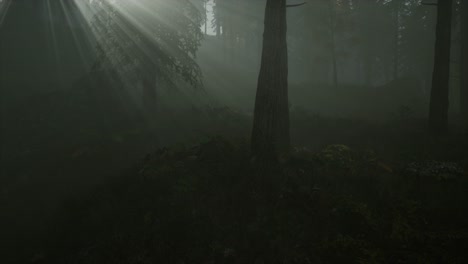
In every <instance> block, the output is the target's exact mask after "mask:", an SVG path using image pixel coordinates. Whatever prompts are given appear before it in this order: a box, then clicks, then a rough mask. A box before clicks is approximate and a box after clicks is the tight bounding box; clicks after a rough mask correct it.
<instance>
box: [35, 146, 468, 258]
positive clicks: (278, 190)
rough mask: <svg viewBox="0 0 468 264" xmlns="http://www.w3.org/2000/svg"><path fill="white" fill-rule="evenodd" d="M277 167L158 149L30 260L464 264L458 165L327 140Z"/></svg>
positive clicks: (73, 203) (466, 245) (209, 150)
mask: <svg viewBox="0 0 468 264" xmlns="http://www.w3.org/2000/svg"><path fill="white" fill-rule="evenodd" d="M279 166H280V167H275V168H274V169H271V170H268V169H265V168H264V167H262V169H261V170H260V169H259V167H258V166H257V164H255V161H253V160H252V159H250V157H249V154H248V145H247V144H246V143H245V142H230V141H228V140H225V139H222V138H213V139H211V140H208V141H206V142H204V143H202V144H198V145H194V146H189V147H181V148H178V149H160V150H158V151H156V152H154V153H152V154H150V155H148V156H147V157H146V158H145V160H143V161H142V163H141V164H139V165H138V166H137V167H136V168H134V169H133V170H131V171H129V172H128V174H127V175H125V176H122V177H119V178H116V179H114V180H112V181H111V182H108V183H105V184H103V185H101V187H99V188H97V189H96V190H95V191H93V192H92V193H90V194H88V195H85V196H83V197H80V198H77V199H74V200H70V201H69V202H68V203H66V204H64V206H63V208H62V210H61V211H60V214H59V215H58V218H56V220H55V221H56V222H55V223H54V224H53V225H52V227H51V229H50V234H51V236H50V239H49V244H47V246H44V247H43V249H42V250H41V251H39V252H40V253H38V254H37V255H36V259H35V260H36V262H37V263H53V262H54V261H56V262H57V263H466V262H467V261H468V255H467V254H466V252H468V251H467V249H468V223H467V222H466V217H467V212H466V202H467V201H468V192H467V191H468V185H467V184H468V175H467V173H466V171H467V170H466V164H463V163H462V162H461V161H456V162H442V161H424V162H401V163H400V164H389V163H387V162H386V161H384V160H382V159H381V158H380V157H379V156H378V155H377V154H376V153H373V152H372V151H369V150H362V151H361V150H354V149H352V148H350V147H348V146H346V145H330V146H327V147H326V148H323V149H322V150H321V151H319V152H311V151H309V150H308V149H306V148H296V149H295V152H294V153H293V155H292V156H291V157H290V159H288V160H287V161H284V162H283V163H282V164H280V165H279ZM464 166H465V167H464ZM277 168H280V169H279V170H278V169H277ZM41 261H42V262H41Z"/></svg>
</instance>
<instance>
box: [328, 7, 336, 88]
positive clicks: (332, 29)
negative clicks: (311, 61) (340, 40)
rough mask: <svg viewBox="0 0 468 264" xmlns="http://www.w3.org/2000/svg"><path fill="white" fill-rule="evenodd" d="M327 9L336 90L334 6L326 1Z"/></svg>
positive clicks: (333, 78)
mask: <svg viewBox="0 0 468 264" xmlns="http://www.w3.org/2000/svg"><path fill="white" fill-rule="evenodd" d="M328 5H329V6H328V8H329V20H330V21H329V23H330V44H331V45H330V48H331V56H332V74H333V76H332V80H333V88H335V89H338V65H337V62H336V57H337V56H336V44H335V35H336V34H335V24H336V22H335V20H336V18H335V4H334V2H333V1H332V0H329V1H328Z"/></svg>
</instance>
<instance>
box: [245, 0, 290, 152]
mask: <svg viewBox="0 0 468 264" xmlns="http://www.w3.org/2000/svg"><path fill="white" fill-rule="evenodd" d="M264 19H265V20H264V25H265V28H264V33H263V49H262V58H261V65H260V73H259V76H258V83H257V94H256V98H255V110H254V121H253V129H252V139H251V148H252V154H253V155H254V156H257V157H260V158H276V157H277V156H278V154H279V153H280V152H282V151H287V150H288V149H289V144H290V138H289V106H288V51H287V43H286V30H287V29H286V27H287V25H286V0H267V2H266V8H265V18H264Z"/></svg>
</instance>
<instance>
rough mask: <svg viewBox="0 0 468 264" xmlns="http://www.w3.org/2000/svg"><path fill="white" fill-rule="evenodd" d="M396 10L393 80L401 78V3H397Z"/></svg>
mask: <svg viewBox="0 0 468 264" xmlns="http://www.w3.org/2000/svg"><path fill="white" fill-rule="evenodd" d="M394 5H395V10H394V16H395V17H394V18H395V20H394V23H395V35H394V36H393V80H397V79H398V78H399V76H400V74H399V73H400V71H399V68H400V3H399V2H396V3H395V4H394Z"/></svg>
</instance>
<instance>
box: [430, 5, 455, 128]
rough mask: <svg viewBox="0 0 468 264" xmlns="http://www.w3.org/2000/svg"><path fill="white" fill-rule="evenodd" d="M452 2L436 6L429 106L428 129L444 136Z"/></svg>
mask: <svg viewBox="0 0 468 264" xmlns="http://www.w3.org/2000/svg"><path fill="white" fill-rule="evenodd" d="M452 2H453V1H452V0H439V1H438V4H437V26H436V43H435V51H434V53H435V54H434V71H433V73H432V89H431V98H430V105H429V129H430V130H431V132H433V133H435V134H444V133H446V132H447V129H448V107H449V99H448V97H449V81H450V47H451V30H452Z"/></svg>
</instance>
